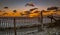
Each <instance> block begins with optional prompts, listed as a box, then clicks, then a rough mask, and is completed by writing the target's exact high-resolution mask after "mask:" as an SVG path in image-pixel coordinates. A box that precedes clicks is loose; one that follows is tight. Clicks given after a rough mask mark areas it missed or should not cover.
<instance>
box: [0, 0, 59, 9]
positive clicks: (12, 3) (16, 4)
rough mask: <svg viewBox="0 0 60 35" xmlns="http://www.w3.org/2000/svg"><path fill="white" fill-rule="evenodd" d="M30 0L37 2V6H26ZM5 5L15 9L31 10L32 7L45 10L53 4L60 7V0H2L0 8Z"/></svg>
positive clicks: (0, 0)
mask: <svg viewBox="0 0 60 35" xmlns="http://www.w3.org/2000/svg"><path fill="white" fill-rule="evenodd" d="M29 2H32V3H33V4H35V7H32V6H25V5H26V4H27V3H29ZM5 6H7V7H9V9H13V10H14V9H16V10H29V9H31V8H38V9H39V10H43V9H46V8H48V7H51V6H57V7H60V0H0V9H2V8H3V7H5Z"/></svg>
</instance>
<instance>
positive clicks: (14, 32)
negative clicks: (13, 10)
mask: <svg viewBox="0 0 60 35" xmlns="http://www.w3.org/2000/svg"><path fill="white" fill-rule="evenodd" d="M13 20H14V34H15V35H17V33H16V21H15V17H14V18H13Z"/></svg>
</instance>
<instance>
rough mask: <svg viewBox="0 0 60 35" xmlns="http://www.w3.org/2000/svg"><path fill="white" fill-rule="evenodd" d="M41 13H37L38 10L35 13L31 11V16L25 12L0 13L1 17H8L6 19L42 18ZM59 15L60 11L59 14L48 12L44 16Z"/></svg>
mask: <svg viewBox="0 0 60 35" xmlns="http://www.w3.org/2000/svg"><path fill="white" fill-rule="evenodd" d="M40 13H41V12H40V11H37V10H34V11H31V12H30V13H29V14H26V12H25V11H23V12H19V11H17V12H16V13H15V12H13V11H9V12H2V11H0V16H6V17H22V16H23V17H39V16H40ZM55 13H56V14H58V15H60V11H58V12H54V11H46V12H43V16H47V15H51V14H55Z"/></svg>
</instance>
